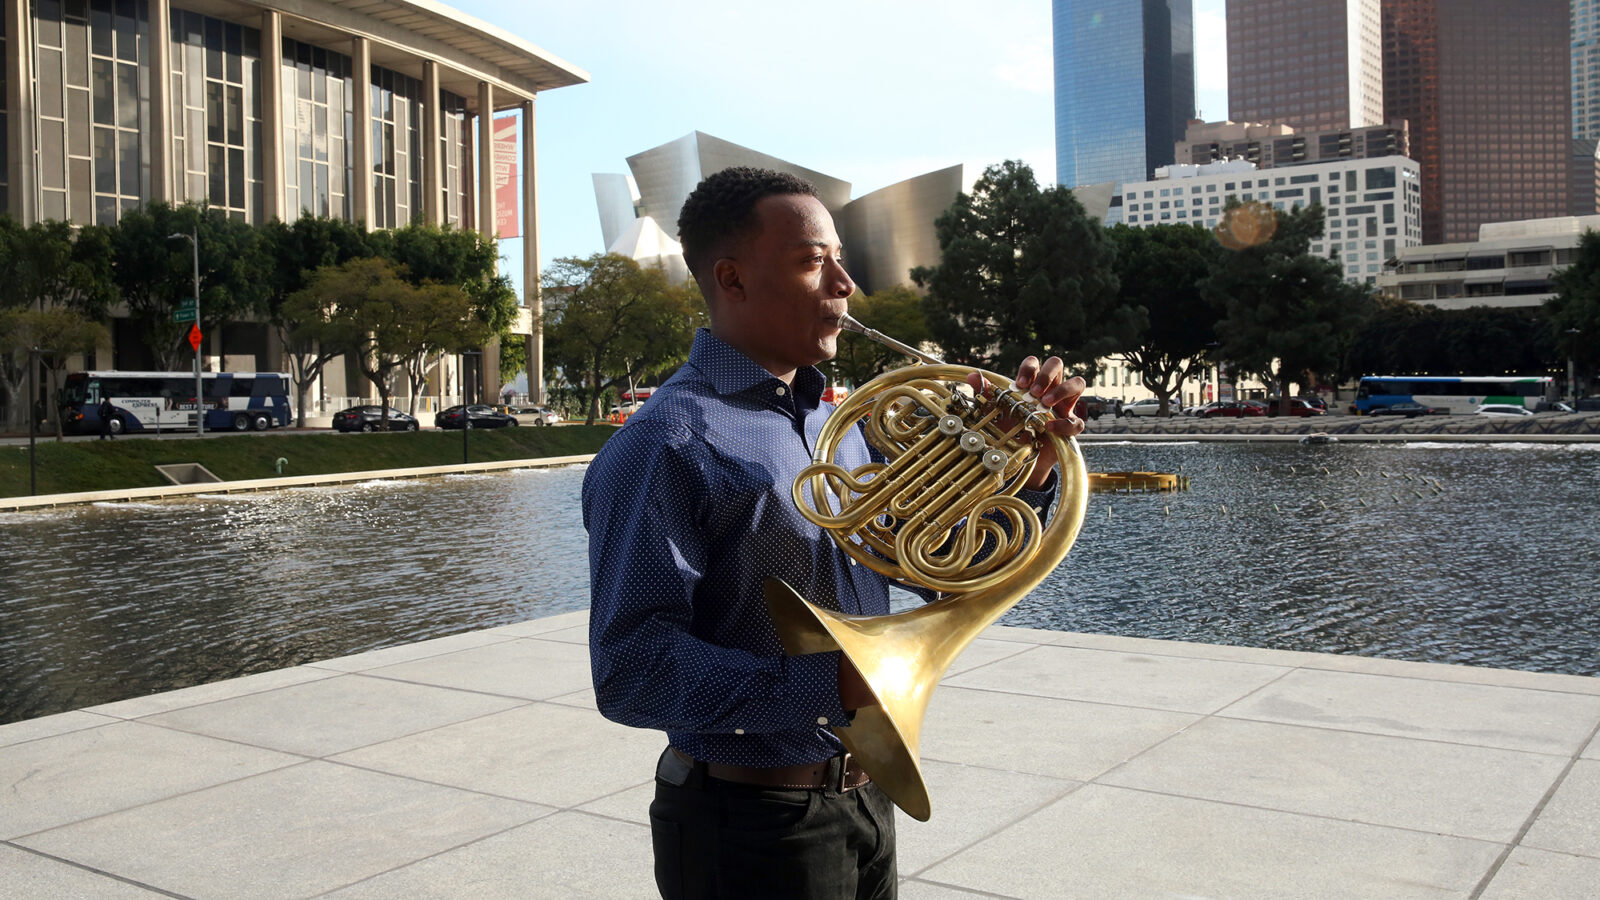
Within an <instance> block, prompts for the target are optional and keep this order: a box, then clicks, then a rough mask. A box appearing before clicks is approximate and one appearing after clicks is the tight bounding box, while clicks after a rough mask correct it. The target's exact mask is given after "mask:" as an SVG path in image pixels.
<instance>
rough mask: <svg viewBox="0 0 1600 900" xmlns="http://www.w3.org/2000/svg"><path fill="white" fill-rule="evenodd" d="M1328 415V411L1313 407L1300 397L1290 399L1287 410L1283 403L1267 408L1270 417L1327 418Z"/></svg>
mask: <svg viewBox="0 0 1600 900" xmlns="http://www.w3.org/2000/svg"><path fill="white" fill-rule="evenodd" d="M1327 414H1328V411H1327V410H1325V409H1318V408H1316V407H1315V406H1312V405H1311V404H1310V403H1309V402H1308V401H1305V400H1302V399H1300V398H1299V397H1291V398H1289V406H1288V409H1287V410H1285V409H1284V407H1283V404H1282V403H1274V404H1272V405H1271V406H1269V407H1267V415H1269V416H1282V415H1290V416H1325V415H1327Z"/></svg>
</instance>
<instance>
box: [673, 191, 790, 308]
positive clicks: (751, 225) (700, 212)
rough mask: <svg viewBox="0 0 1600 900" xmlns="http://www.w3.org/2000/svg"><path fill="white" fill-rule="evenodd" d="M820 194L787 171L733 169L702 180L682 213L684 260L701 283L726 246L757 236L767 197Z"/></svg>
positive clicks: (723, 254) (724, 253)
mask: <svg viewBox="0 0 1600 900" xmlns="http://www.w3.org/2000/svg"><path fill="white" fill-rule="evenodd" d="M795 194H803V195H805V196H808V197H815V196H817V189H816V188H815V187H814V186H812V184H811V182H809V181H806V180H805V179H804V178H798V177H796V176H794V175H790V174H789V173H787V172H774V171H772V170H771V169H756V168H752V167H750V166H734V167H733V168H730V169H723V170H722V171H720V172H717V173H716V174H714V175H712V176H710V177H709V178H707V179H706V180H704V181H702V182H700V184H699V186H697V187H696V188H695V189H694V191H693V193H691V194H689V199H687V200H685V201H684V202H683V211H682V212H680V213H679V214H678V241H679V242H680V243H682V244H683V261H684V262H685V263H687V264H688V266H689V273H690V274H692V275H693V276H694V277H695V280H696V281H699V282H700V283H701V284H702V285H704V284H705V281H704V278H705V277H708V276H709V275H710V274H711V266H712V265H713V264H714V263H715V262H716V261H717V260H718V259H720V258H722V257H723V256H726V255H727V250H728V246H729V245H730V244H732V243H734V242H735V241H737V240H739V239H741V238H744V237H747V236H749V235H751V234H753V233H754V232H755V230H756V229H757V227H758V226H759V224H760V223H759V221H758V220H757V218H756V215H755V208H756V204H757V203H758V202H760V201H761V199H762V198H764V197H772V196H792V195H795Z"/></svg>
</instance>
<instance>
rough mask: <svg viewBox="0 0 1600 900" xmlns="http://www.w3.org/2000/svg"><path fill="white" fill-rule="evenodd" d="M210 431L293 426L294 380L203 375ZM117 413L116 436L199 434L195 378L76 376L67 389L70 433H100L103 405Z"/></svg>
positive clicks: (64, 412)
mask: <svg viewBox="0 0 1600 900" xmlns="http://www.w3.org/2000/svg"><path fill="white" fill-rule="evenodd" d="M200 382H201V390H202V391H203V392H204V393H205V414H206V430H207V431H225V430H230V429H231V430H233V431H252V430H254V431H265V430H267V429H268V428H272V427H274V426H285V425H288V424H289V418H290V417H289V390H290V381H289V376H288V375H286V374H284V373H282V372H202V373H201V375H200ZM107 398H109V399H110V400H111V406H112V408H113V410H114V412H113V413H112V416H111V433H112V434H123V433H128V434H138V433H140V432H153V431H182V430H193V429H194V427H195V416H194V411H195V402H194V373H192V372H73V373H71V374H70V375H68V376H67V380H66V383H65V385H64V386H63V387H62V388H61V421H62V424H63V425H64V426H65V428H66V430H68V431H76V432H79V433H81V434H94V433H97V432H99V431H100V402H101V401H102V400H105V399H107Z"/></svg>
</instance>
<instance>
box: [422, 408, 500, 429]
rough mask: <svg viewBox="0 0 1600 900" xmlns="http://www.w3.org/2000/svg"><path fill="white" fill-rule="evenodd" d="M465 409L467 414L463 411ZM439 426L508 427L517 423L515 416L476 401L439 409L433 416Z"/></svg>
mask: <svg viewBox="0 0 1600 900" xmlns="http://www.w3.org/2000/svg"><path fill="white" fill-rule="evenodd" d="M463 410H465V411H466V413H465V415H463V414H462V411H463ZM433 424H434V426H435V427H437V428H462V427H466V428H506V427H509V426H513V425H516V424H517V420H516V417H515V416H509V415H506V414H505V413H503V412H500V411H499V410H497V409H495V408H494V407H492V406H484V405H483V404H481V403H474V404H473V405H471V406H467V407H462V406H459V405H458V406H452V407H450V408H449V409H441V410H439V413H438V415H436V416H434V417H433Z"/></svg>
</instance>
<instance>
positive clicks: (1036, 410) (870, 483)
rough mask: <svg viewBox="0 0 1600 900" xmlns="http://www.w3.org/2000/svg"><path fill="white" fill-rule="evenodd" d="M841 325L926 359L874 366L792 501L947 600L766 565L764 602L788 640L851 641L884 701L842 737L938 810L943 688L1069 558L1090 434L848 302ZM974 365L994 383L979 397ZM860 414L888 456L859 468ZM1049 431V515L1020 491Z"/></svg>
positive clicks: (866, 559) (901, 577)
mask: <svg viewBox="0 0 1600 900" xmlns="http://www.w3.org/2000/svg"><path fill="white" fill-rule="evenodd" d="M842 326H843V327H844V328H845V329H847V330H850V331H855V332H857V333H859V334H862V335H865V336H866V337H868V338H870V339H872V340H875V341H878V342H879V343H882V344H885V345H887V346H890V347H893V348H895V349H896V350H899V351H901V352H903V353H906V354H907V355H909V356H912V357H913V358H915V359H917V360H919V363H918V364H913V365H910V366H906V367H904V368H900V369H895V370H893V371H890V372H887V373H885V374H883V375H880V376H878V377H877V378H874V379H873V380H872V381H870V382H868V383H867V384H865V385H863V386H862V387H861V388H859V389H857V390H856V391H855V392H854V393H852V394H850V395H849V396H848V397H847V398H846V399H845V400H844V401H843V402H842V403H841V404H840V405H839V406H838V408H837V409H835V410H834V412H833V413H832V415H830V416H829V417H828V420H827V421H826V422H825V423H824V424H823V427H822V432H821V434H820V435H819V437H818V438H817V440H816V443H815V445H814V446H815V449H814V451H813V454H812V464H811V465H810V466H808V467H807V468H806V469H804V470H802V472H801V474H800V475H799V477H797V478H796V479H795V482H794V485H793V491H792V493H793V497H794V502H795V504H796V506H797V508H798V509H799V511H800V513H801V514H802V515H804V516H805V517H806V518H807V519H809V520H810V521H811V522H813V523H815V524H816V525H817V526H819V527H821V528H823V529H824V530H826V531H827V532H828V533H829V535H830V536H831V537H832V538H833V540H834V541H835V543H837V544H838V546H839V547H840V549H842V550H843V551H844V552H845V553H846V554H848V555H849V556H850V557H851V558H852V559H853V560H855V562H857V563H859V564H860V565H864V566H868V567H870V568H872V569H873V570H874V571H877V572H880V573H882V574H883V575H885V576H888V577H889V578H893V579H895V580H898V581H901V582H904V583H907V584H911V585H917V586H920V587H923V588H926V589H928V590H931V591H937V592H938V597H937V599H935V600H933V601H930V602H928V603H927V604H925V605H923V606H919V607H915V608H912V609H909V610H906V611H904V612H900V613H895V614H891V615H885V616H852V615H846V614H844V613H840V612H837V611H834V610H828V609H823V608H822V607H819V606H817V605H815V604H813V603H811V602H809V601H807V600H806V599H805V598H803V597H801V596H800V595H799V594H798V593H796V592H795V591H794V589H793V588H791V587H789V585H787V584H785V583H784V582H782V581H780V580H778V579H775V578H768V579H767V580H766V582H765V594H766V601H767V607H768V610H769V611H770V612H771V614H772V619H773V622H774V623H775V625H776V627H777V631H778V636H779V638H780V639H781V640H782V642H783V648H784V651H785V652H786V653H788V654H790V655H800V654H806V653H820V652H825V651H831V650H840V651H843V653H844V654H845V656H846V657H847V658H848V659H849V661H850V662H851V663H852V664H853V665H854V666H855V667H856V669H857V670H858V671H859V672H860V673H861V676H862V678H863V680H864V681H865V682H866V684H867V687H868V688H869V689H870V690H871V691H872V693H873V695H874V696H875V697H876V698H877V701H878V703H877V705H876V706H867V707H863V708H861V709H859V710H857V711H856V714H855V717H854V719H853V721H852V722H851V724H850V725H849V726H848V727H842V728H838V729H837V730H836V731H835V734H837V735H838V736H839V739H840V741H842V742H843V743H844V746H845V749H846V750H848V751H849V752H850V754H851V755H852V756H854V757H855V758H856V760H857V761H859V762H860V764H861V767H862V768H863V769H864V770H865V771H866V772H867V774H868V775H870V776H871V777H872V779H873V781H875V782H876V783H877V784H878V787H879V788H880V789H881V790H882V791H883V792H884V793H885V794H886V795H887V796H888V797H889V798H890V799H891V800H893V801H894V803H895V805H897V806H899V807H900V808H901V809H903V810H905V812H906V813H907V814H908V815H910V816H911V817H912V818H914V819H917V820H919V821H927V820H928V818H929V817H930V816H931V815H932V805H931V803H930V800H929V797H928V788H927V784H926V782H925V781H924V779H923V776H922V767H921V763H920V762H919V759H918V752H919V747H920V743H921V732H922V723H923V717H924V716H925V714H926V713H927V708H928V701H929V699H930V698H931V697H932V695H933V689H934V687H935V686H936V685H937V684H938V682H939V680H940V678H942V677H943V675H944V672H945V671H946V670H947V669H948V668H949V667H950V664H951V663H953V662H954V661H955V659H956V657H957V656H958V655H959V654H960V653H961V651H962V650H963V649H965V648H966V646H967V644H969V643H971V642H972V640H973V639H974V638H976V637H977V636H978V634H979V633H980V632H982V631H983V629H985V628H987V627H988V626H989V625H991V624H993V623H994V622H995V620H997V619H999V618H1000V616H1002V615H1004V614H1005V612H1006V610H1008V609H1010V608H1011V607H1012V606H1014V605H1016V603H1017V601H1019V600H1021V599H1022V598H1023V597H1024V596H1026V595H1027V593H1028V592H1029V591H1031V590H1033V588H1034V587H1035V586H1036V585H1038V583H1039V582H1040V581H1042V580H1044V578H1045V576H1047V575H1049V574H1050V573H1051V572H1052V571H1053V570H1054V569H1055V568H1056V566H1058V565H1060V563H1061V560H1062V559H1063V558H1064V557H1065V556H1066V555H1067V551H1068V550H1069V549H1071V547H1072V543H1073V541H1074V540H1076V538H1077V536H1078V530H1079V528H1080V527H1081V526H1082V525H1083V516H1084V509H1085V505H1086V504H1087V501H1088V495H1089V491H1088V474H1087V472H1086V471H1085V468H1084V463H1083V457H1082V455H1081V454H1080V453H1079V451H1078V445H1077V441H1075V440H1073V439H1071V438H1061V437H1059V436H1057V435H1055V434H1052V433H1051V432H1049V431H1047V430H1046V429H1045V427H1044V426H1045V424H1046V423H1047V422H1048V421H1050V419H1051V418H1052V416H1051V413H1050V412H1049V410H1047V409H1045V408H1043V407H1041V406H1039V405H1038V403H1037V401H1036V400H1035V399H1034V398H1033V397H1031V396H1030V395H1028V394H1027V393H1026V392H1024V391H1019V390H1017V389H1016V386H1015V384H1014V383H1013V382H1012V381H1011V379H1009V378H1006V377H1004V376H1001V375H997V374H995V373H994V372H988V371H984V370H982V369H973V368H969V367H966V366H956V365H947V364H945V363H943V362H942V361H941V360H939V359H938V358H937V357H934V356H931V355H929V354H926V353H923V352H921V351H919V350H917V349H915V348H913V347H910V346H908V345H906V344H902V343H900V342H899V341H896V340H894V339H893V338H890V337H887V336H885V335H883V334H881V333H879V332H877V331H874V330H872V329H870V328H867V327H865V326H863V325H862V324H861V323H859V322H857V321H856V320H855V319H853V318H851V317H850V316H848V315H847V316H845V317H844V318H843V321H842ZM974 371H976V372H979V373H980V374H981V375H982V376H983V378H984V381H985V382H986V383H987V385H988V386H989V387H990V388H992V390H986V391H985V392H984V393H983V395H977V396H975V395H974V394H973V392H972V391H971V389H970V388H969V387H968V386H967V375H968V374H969V373H971V372H974ZM858 424H859V425H860V426H861V427H862V428H863V429H864V430H865V432H866V436H867V440H868V442H869V443H870V444H872V446H873V447H874V448H875V449H877V450H878V451H879V452H880V453H881V454H882V455H883V456H884V457H885V458H886V460H887V461H886V462H881V463H878V462H875V463H870V464H868V465H865V466H861V467H858V468H857V469H855V470H854V471H846V470H845V469H844V468H842V467H840V466H838V465H835V464H834V463H833V462H832V460H833V458H834V454H835V451H836V450H837V449H838V447H839V444H840V442H841V441H842V440H844V438H845V436H846V435H848V434H849V433H850V431H851V430H852V429H854V428H855V427H857V425H858ZM1046 441H1049V442H1050V443H1051V444H1053V445H1054V448H1055V452H1056V459H1057V460H1058V461H1059V464H1060V475H1061V478H1060V490H1059V497H1060V499H1059V502H1058V505H1057V509H1056V514H1055V516H1054V517H1053V518H1051V520H1050V522H1049V525H1048V526H1043V527H1042V526H1041V524H1040V520H1039V512H1038V511H1035V510H1034V509H1032V508H1031V507H1029V506H1028V504H1027V503H1025V502H1024V501H1022V500H1021V499H1019V498H1018V497H1017V496H1016V495H1017V492H1018V491H1020V490H1021V489H1022V486H1023V484H1024V483H1025V482H1026V481H1027V479H1028V476H1029V474H1030V473H1031V472H1032V471H1033V467H1034V463H1035V462H1036V461H1037V457H1038V450H1039V448H1040V447H1041V446H1042V445H1043V443H1044V442H1046Z"/></svg>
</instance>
